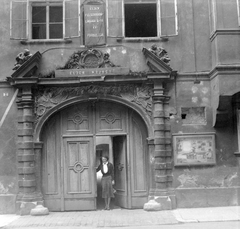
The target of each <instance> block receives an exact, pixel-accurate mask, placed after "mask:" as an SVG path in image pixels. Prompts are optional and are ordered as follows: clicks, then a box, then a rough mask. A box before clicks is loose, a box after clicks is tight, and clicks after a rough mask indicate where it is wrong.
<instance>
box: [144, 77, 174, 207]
mask: <svg viewBox="0 0 240 229" xmlns="http://www.w3.org/2000/svg"><path fill="white" fill-rule="evenodd" d="M164 92H165V91H164V87H163V83H162V81H161V80H155V81H154V95H153V104H154V108H153V109H154V110H153V122H154V145H155V148H154V174H153V175H154V180H155V190H154V198H152V200H150V201H149V202H148V203H146V204H145V205H144V209H145V210H169V209H172V208H174V207H175V204H174V202H175V198H174V192H173V190H172V189H171V186H172V147H171V133H170V122H169V117H168V114H167V112H166V111H167V107H168V100H169V97H168V96H167V95H165V93H164ZM170 190H171V192H172V193H171V196H170V195H169V191H170Z"/></svg>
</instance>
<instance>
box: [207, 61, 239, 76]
mask: <svg viewBox="0 0 240 229" xmlns="http://www.w3.org/2000/svg"><path fill="white" fill-rule="evenodd" d="M238 73H240V65H239V64H236V65H218V66H215V68H214V69H213V70H212V71H210V72H209V77H210V79H211V80H212V79H214V78H215V77H216V76H218V75H223V74H224V75H225V74H227V75H231V74H238Z"/></svg>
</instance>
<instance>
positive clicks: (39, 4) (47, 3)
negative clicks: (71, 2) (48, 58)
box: [29, 1, 65, 41]
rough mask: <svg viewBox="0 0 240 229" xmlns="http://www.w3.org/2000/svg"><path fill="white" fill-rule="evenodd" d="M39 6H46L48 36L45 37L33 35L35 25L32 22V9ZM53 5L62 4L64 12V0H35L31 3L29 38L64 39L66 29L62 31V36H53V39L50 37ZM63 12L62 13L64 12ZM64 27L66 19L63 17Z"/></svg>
mask: <svg viewBox="0 0 240 229" xmlns="http://www.w3.org/2000/svg"><path fill="white" fill-rule="evenodd" d="M35 6H36V7H38V6H44V7H46V38H45V39H33V37H32V27H33V26H32V25H33V22H32V9H33V7H35ZM51 6H62V10H63V12H64V9H65V7H64V2H61V1H59V2H51V1H47V2H42V1H33V2H31V3H30V4H29V15H30V17H29V37H30V38H29V39H30V40H33V41H42V40H51V41H52V40H63V39H64V30H63V33H62V37H61V38H53V39H51V38H50V24H51V22H50V7H51ZM63 12H62V13H63ZM61 24H62V29H64V21H63V17H62V23H61Z"/></svg>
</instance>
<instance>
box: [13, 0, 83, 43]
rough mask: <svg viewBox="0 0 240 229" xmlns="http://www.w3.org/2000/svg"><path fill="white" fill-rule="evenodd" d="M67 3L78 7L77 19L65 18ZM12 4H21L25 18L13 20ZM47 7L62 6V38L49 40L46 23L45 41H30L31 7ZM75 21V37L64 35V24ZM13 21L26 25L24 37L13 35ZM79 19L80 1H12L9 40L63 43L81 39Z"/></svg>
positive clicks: (32, 40)
mask: <svg viewBox="0 0 240 229" xmlns="http://www.w3.org/2000/svg"><path fill="white" fill-rule="evenodd" d="M68 3H74V4H76V5H77V6H78V10H77V17H74V16H75V15H74V16H73V17H68V18H67V17H66V8H67V4H68ZM13 4H22V5H21V6H22V7H25V10H26V15H25V16H26V18H24V19H21V18H17V19H14V18H13V13H14V12H13ZM47 5H49V6H50V5H58V6H62V9H63V17H62V25H63V32H62V38H54V39H50V38H49V32H50V30H49V25H50V24H49V21H48V23H47V22H46V25H47V26H48V29H46V30H47V31H46V32H47V34H48V35H47V36H46V39H32V6H46V7H47ZM47 8H48V13H47V17H48V19H49V7H47ZM73 19H76V20H77V25H76V26H77V27H78V28H77V32H76V34H75V35H71V34H69V35H66V33H67V31H66V23H67V22H69V21H71V20H73ZM13 21H22V23H25V24H26V28H25V30H24V33H25V35H24V37H20V36H19V34H18V35H13V29H14V28H13ZM80 22H81V19H80V0H57V1H56V0H55V1H54V0H53V1H51V0H46V1H44V0H12V1H11V2H10V39H11V40H22V41H29V42H45V41H49V42H54V41H60V42H61V41H64V40H66V39H71V38H74V37H81V24H80Z"/></svg>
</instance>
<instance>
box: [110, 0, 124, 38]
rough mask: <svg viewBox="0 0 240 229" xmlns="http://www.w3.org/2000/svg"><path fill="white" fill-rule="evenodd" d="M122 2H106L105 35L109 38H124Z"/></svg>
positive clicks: (117, 0) (118, 0)
mask: <svg viewBox="0 0 240 229" xmlns="http://www.w3.org/2000/svg"><path fill="white" fill-rule="evenodd" d="M123 9H124V7H123V0H107V35H108V36H109V37H123V36H124V32H123V31H124V11H123Z"/></svg>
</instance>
